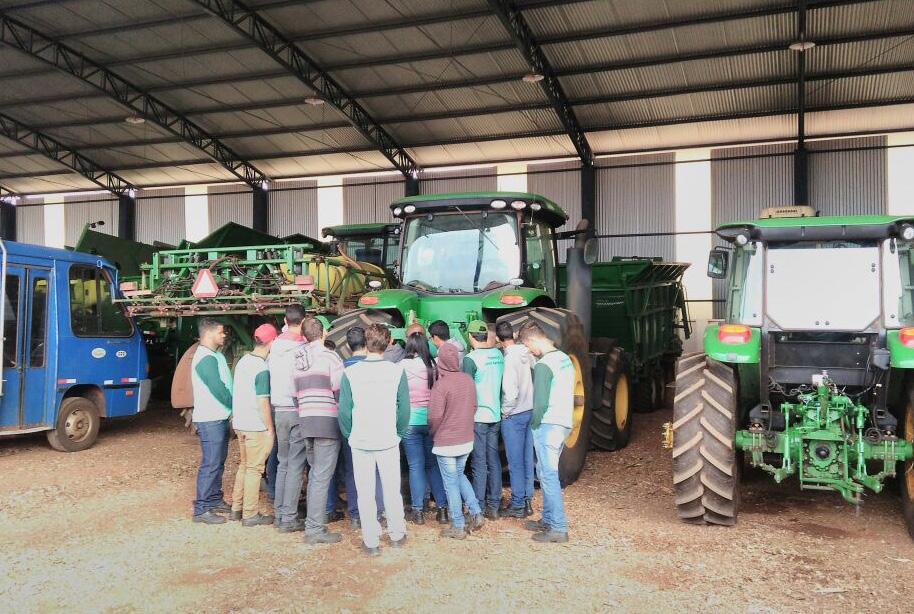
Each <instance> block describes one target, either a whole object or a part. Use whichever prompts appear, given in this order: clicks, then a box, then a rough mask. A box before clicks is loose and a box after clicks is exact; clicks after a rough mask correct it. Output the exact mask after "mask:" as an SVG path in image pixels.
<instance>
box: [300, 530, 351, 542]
mask: <svg viewBox="0 0 914 614" xmlns="http://www.w3.org/2000/svg"><path fill="white" fill-rule="evenodd" d="M341 539H343V536H342V535H340V534H339V533H331V532H330V531H326V530H325V531H321V532H320V533H307V534H305V543H306V544H311V545H314V544H335V543H337V542H339V541H340V540H341Z"/></svg>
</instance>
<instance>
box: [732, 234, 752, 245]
mask: <svg viewBox="0 0 914 614" xmlns="http://www.w3.org/2000/svg"><path fill="white" fill-rule="evenodd" d="M733 241H734V243H736V244H737V245H739V246H740V247H742V246H743V245H745V244H747V243H748V242H749V235H744V234H743V233H740V234H738V235H736V236H735V237H734V238H733Z"/></svg>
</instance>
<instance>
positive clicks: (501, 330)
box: [495, 320, 514, 341]
mask: <svg viewBox="0 0 914 614" xmlns="http://www.w3.org/2000/svg"><path fill="white" fill-rule="evenodd" d="M495 336H496V337H498V340H499V341H507V340H508V339H514V327H513V326H511V323H510V322H507V321H505V320H502V321H501V322H499V323H498V324H496V325H495Z"/></svg>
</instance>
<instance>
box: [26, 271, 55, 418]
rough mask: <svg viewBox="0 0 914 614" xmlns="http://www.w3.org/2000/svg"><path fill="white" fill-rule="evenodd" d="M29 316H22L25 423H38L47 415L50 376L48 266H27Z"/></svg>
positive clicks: (27, 310)
mask: <svg viewBox="0 0 914 614" xmlns="http://www.w3.org/2000/svg"><path fill="white" fill-rule="evenodd" d="M27 272H28V291H27V299H28V300H27V302H26V317H25V318H23V323H24V325H25V330H24V331H23V340H24V342H23V344H22V345H23V350H24V352H23V353H22V369H21V370H22V412H21V413H22V426H23V427H26V428H27V427H30V426H38V425H40V424H42V423H43V422H44V418H45V411H44V409H45V391H46V390H47V376H48V284H49V283H50V279H49V276H50V271H49V270H48V269H33V268H29V269H27Z"/></svg>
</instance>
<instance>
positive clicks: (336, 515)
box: [327, 510, 346, 524]
mask: <svg viewBox="0 0 914 614" xmlns="http://www.w3.org/2000/svg"><path fill="white" fill-rule="evenodd" d="M345 517H346V515H345V514H343V512H341V511H339V510H333V511H332V512H330V513H328V514H327V524H330V523H331V522H339V521H340V520H342V519H343V518H345Z"/></svg>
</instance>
